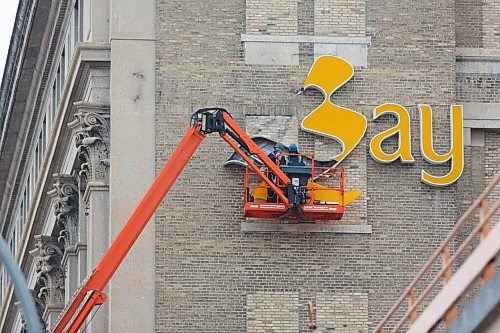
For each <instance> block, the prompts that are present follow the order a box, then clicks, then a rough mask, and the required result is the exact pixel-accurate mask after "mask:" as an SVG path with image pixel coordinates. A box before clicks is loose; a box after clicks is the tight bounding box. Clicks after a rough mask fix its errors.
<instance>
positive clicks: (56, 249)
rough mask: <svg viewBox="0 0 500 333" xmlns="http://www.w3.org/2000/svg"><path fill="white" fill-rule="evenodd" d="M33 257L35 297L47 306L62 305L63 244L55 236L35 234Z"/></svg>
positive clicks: (63, 277) (63, 275)
mask: <svg viewBox="0 0 500 333" xmlns="http://www.w3.org/2000/svg"><path fill="white" fill-rule="evenodd" d="M34 238H35V249H33V250H31V251H30V254H31V255H32V256H33V257H34V263H35V273H36V287H35V290H36V291H37V295H36V296H37V298H38V299H40V300H41V302H43V304H44V305H45V309H47V308H48V307H51V308H53V307H62V306H64V279H65V274H64V271H63V269H62V267H61V260H62V256H63V244H61V243H59V242H58V241H57V238H56V237H52V236H46V235H36V236H35V237H34Z"/></svg>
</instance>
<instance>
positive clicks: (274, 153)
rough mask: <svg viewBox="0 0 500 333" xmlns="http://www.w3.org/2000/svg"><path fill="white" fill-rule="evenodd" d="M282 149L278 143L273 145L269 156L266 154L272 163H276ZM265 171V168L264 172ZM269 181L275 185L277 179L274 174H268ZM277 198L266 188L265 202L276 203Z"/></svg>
mask: <svg viewBox="0 0 500 333" xmlns="http://www.w3.org/2000/svg"><path fill="white" fill-rule="evenodd" d="M283 148H285V147H284V146H283V145H282V144H280V143H276V144H275V145H274V150H273V151H272V152H270V153H269V154H267V157H269V158H270V159H271V161H273V162H274V163H276V162H277V159H278V155H279V154H280V153H281V152H282V151H283ZM265 171H267V168H266V170H265ZM269 179H271V181H272V182H273V183H274V184H276V181H277V177H276V175H275V174H273V173H270V174H269ZM277 199H278V198H277V196H276V193H275V192H274V191H273V190H272V189H270V188H268V189H267V202H277Z"/></svg>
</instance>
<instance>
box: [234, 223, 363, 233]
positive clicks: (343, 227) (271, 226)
mask: <svg viewBox="0 0 500 333" xmlns="http://www.w3.org/2000/svg"><path fill="white" fill-rule="evenodd" d="M241 231H242V232H300V233H306V232H314V233H334V234H371V233H372V226H371V225H362V224H356V225H347V224H326V223H321V224H314V223H293V224H288V223H260V222H253V223H252V222H243V223H241Z"/></svg>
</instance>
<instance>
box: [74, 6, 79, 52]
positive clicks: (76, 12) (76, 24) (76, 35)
mask: <svg viewBox="0 0 500 333" xmlns="http://www.w3.org/2000/svg"><path fill="white" fill-rule="evenodd" d="M79 2H80V1H79V0H76V1H75V7H74V8H73V43H74V45H75V46H76V43H78V42H79V41H81V37H80V31H81V24H80V10H79V9H78V3H79Z"/></svg>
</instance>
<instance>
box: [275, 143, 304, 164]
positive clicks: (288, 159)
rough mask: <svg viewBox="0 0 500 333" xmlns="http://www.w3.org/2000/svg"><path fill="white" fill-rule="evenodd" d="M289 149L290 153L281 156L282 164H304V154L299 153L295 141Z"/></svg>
mask: <svg viewBox="0 0 500 333" xmlns="http://www.w3.org/2000/svg"><path fill="white" fill-rule="evenodd" d="M288 151H289V153H290V155H284V156H281V159H280V164H281V165H304V163H303V161H302V156H301V155H298V154H299V150H298V148H297V145H296V144H295V143H292V144H291V145H290V147H288Z"/></svg>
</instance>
